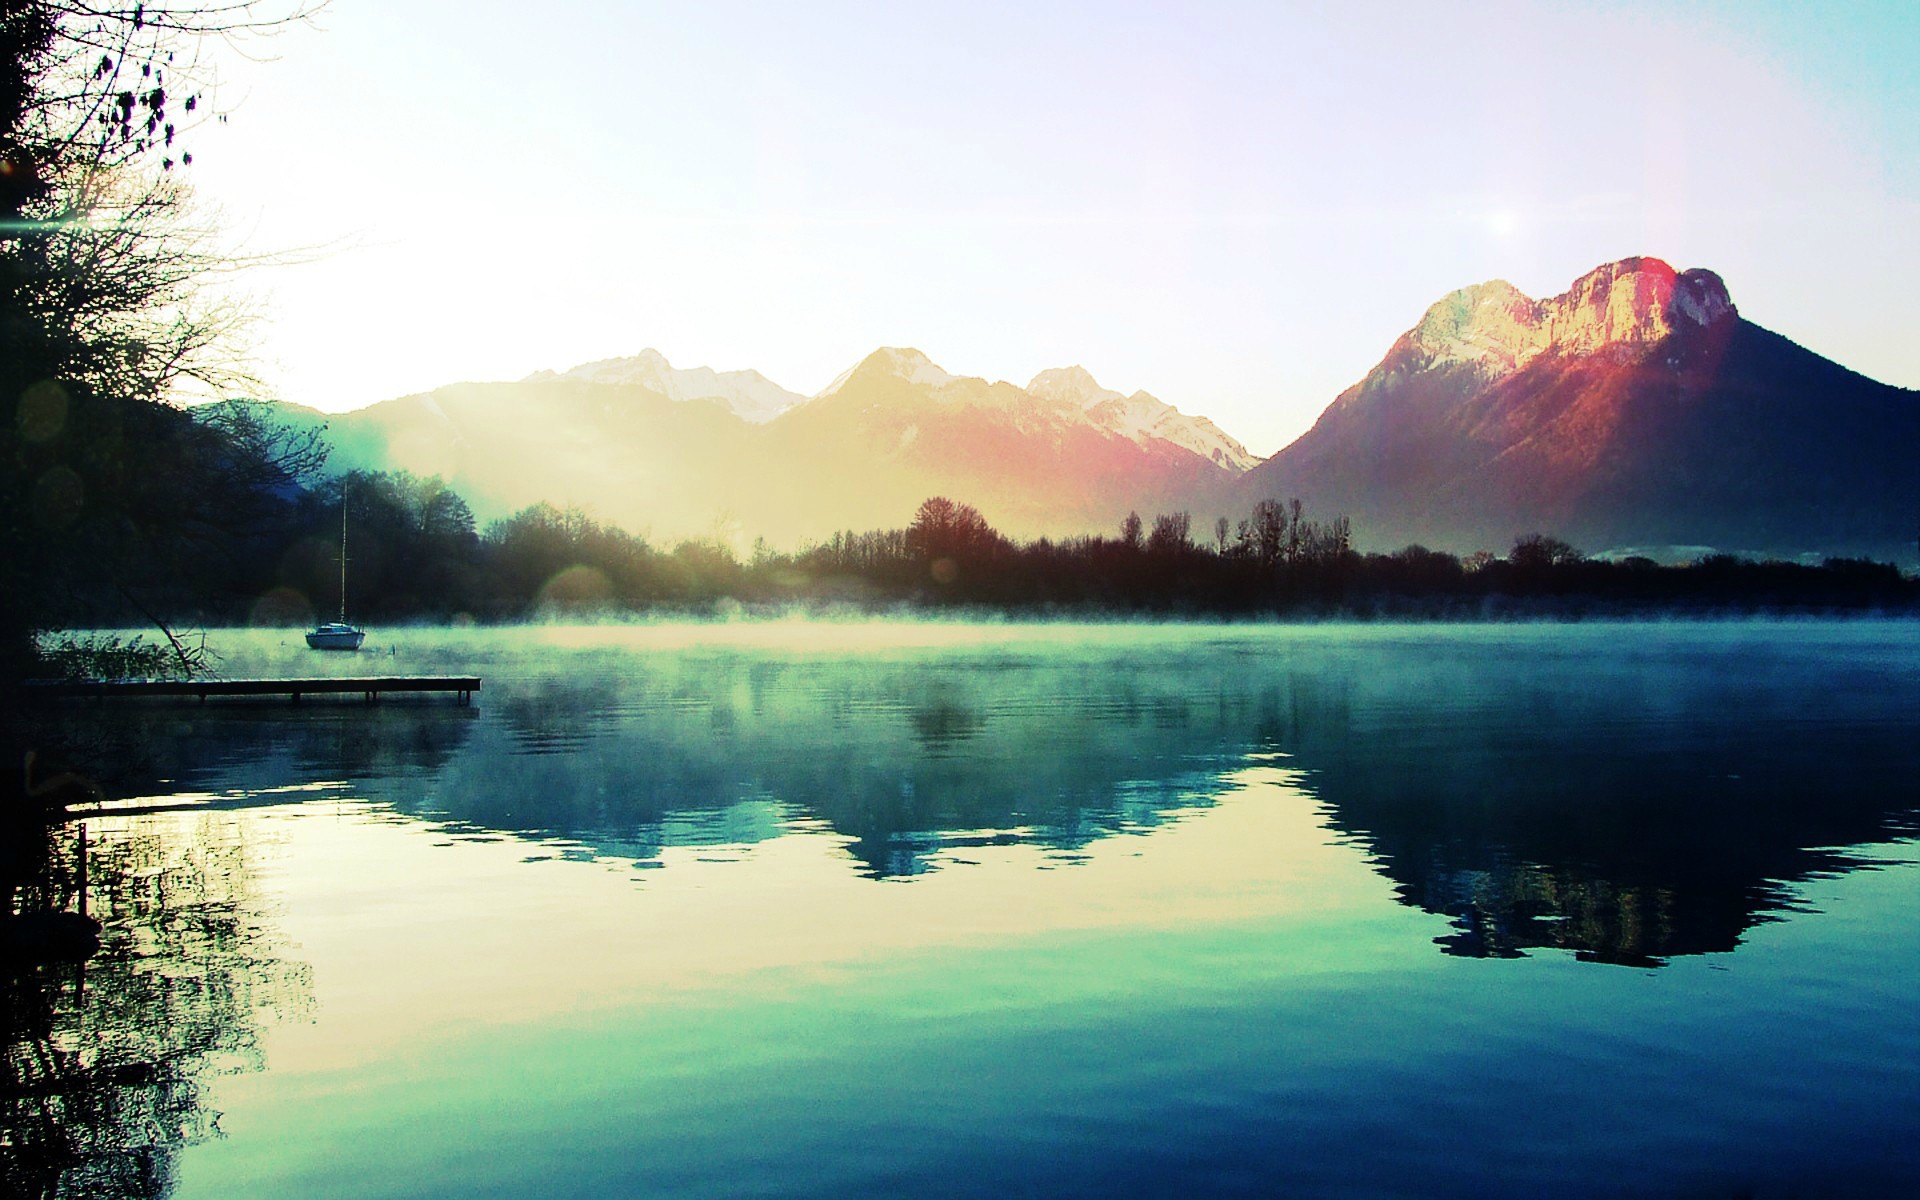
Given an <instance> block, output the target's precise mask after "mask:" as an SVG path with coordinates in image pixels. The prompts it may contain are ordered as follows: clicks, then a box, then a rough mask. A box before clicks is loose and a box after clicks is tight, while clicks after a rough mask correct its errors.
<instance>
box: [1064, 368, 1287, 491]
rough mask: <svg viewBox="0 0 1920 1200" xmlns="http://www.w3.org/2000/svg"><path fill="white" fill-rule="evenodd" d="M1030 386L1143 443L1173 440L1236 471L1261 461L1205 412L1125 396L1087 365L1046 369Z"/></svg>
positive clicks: (1147, 396) (1154, 399)
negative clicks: (1191, 412) (1103, 383)
mask: <svg viewBox="0 0 1920 1200" xmlns="http://www.w3.org/2000/svg"><path fill="white" fill-rule="evenodd" d="M1026 390H1027V394H1028V395H1031V396H1034V397H1036V398H1038V399H1041V400H1050V401H1053V402H1055V403H1060V404H1069V405H1072V406H1074V407H1076V408H1079V409H1080V410H1082V411H1083V412H1085V413H1086V415H1087V419H1088V420H1090V421H1092V422H1093V423H1094V424H1095V425H1097V426H1099V427H1100V428H1102V429H1105V430H1107V431H1108V432H1110V433H1117V434H1119V435H1120V436H1121V437H1124V438H1126V439H1127V440H1129V441H1132V442H1137V443H1139V444H1140V445H1143V446H1144V445H1146V444H1147V443H1148V442H1152V441H1162V442H1171V443H1172V444H1174V445H1176V446H1179V447H1180V448H1181V449H1183V450H1189V451H1192V452H1193V453H1195V454H1198V455H1199V456H1200V457H1202V458H1204V459H1207V460H1208V461H1210V462H1212V463H1215V464H1217V465H1218V466H1221V467H1224V468H1226V469H1227V470H1229V471H1233V472H1235V473H1238V472H1241V471H1245V470H1247V469H1249V468H1251V467H1252V466H1253V465H1254V464H1255V463H1257V462H1259V461H1260V460H1259V459H1257V458H1255V457H1254V456H1253V455H1252V454H1250V453H1249V452H1248V451H1247V448H1246V447H1245V446H1242V445H1241V444H1240V443H1239V442H1237V441H1235V440H1234V439H1233V438H1230V437H1228V436H1227V435H1226V434H1225V433H1222V432H1221V431H1220V429H1219V427H1218V426H1216V425H1214V423H1213V422H1212V421H1209V420H1207V419H1206V418H1205V417H1190V416H1188V415H1187V414H1185V413H1183V412H1181V411H1180V410H1179V409H1177V408H1175V407H1174V406H1173V405H1171V404H1168V403H1166V402H1165V401H1163V400H1161V399H1159V398H1158V397H1155V396H1153V395H1150V394H1149V393H1147V392H1135V393H1133V395H1131V396H1124V395H1121V394H1120V393H1119V392H1116V391H1114V390H1113V389H1111V388H1103V387H1101V386H1100V384H1099V383H1098V381H1096V380H1095V379H1094V377H1093V375H1092V374H1091V373H1090V372H1089V371H1088V370H1087V369H1086V368H1085V367H1080V366H1072V367H1055V368H1053V369H1052V370H1049V371H1042V372H1040V373H1039V374H1038V375H1035V376H1034V377H1033V382H1032V383H1029V384H1028V385H1027V389H1026Z"/></svg>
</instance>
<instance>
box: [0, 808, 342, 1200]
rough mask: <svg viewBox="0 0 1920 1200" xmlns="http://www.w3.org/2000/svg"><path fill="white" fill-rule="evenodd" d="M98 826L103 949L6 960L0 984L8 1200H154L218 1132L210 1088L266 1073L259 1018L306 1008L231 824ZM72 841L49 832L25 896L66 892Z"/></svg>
mask: <svg viewBox="0 0 1920 1200" xmlns="http://www.w3.org/2000/svg"><path fill="white" fill-rule="evenodd" d="M95 823H96V824H105V825H106V826H108V829H107V832H106V833H105V834H104V835H96V837H95V838H94V840H93V844H92V847H91V852H90V854H89V856H88V861H87V882H88V886H87V893H88V906H89V908H90V910H91V912H92V913H93V915H94V916H96V917H98V918H99V919H100V921H101V922H102V924H103V925H104V926H105V930H104V933H103V935H102V943H103V944H102V947H101V950H100V953H99V954H98V955H96V956H95V957H94V958H93V959H92V960H90V961H89V962H87V963H85V964H84V965H75V964H51V965H41V966H17V967H10V968H8V969H7V970H6V971H5V978H4V981H3V982H0V989H3V992H0V1041H3V1042H4V1046H3V1047H0V1142H4V1144H3V1145H0V1181H3V1183H0V1186H3V1187H4V1190H5V1194H6V1195H9V1196H32V1197H54V1196H75V1197H81V1196H84V1197H90V1198H92V1197H138V1196H162V1195H165V1194H166V1193H167V1192H168V1191H169V1190H170V1189H171V1187H172V1180H173V1171H174V1163H175V1159H176V1156H177V1155H178V1154H179V1152H180V1151H181V1149H182V1148H183V1147H185V1146H188V1145H191V1144H192V1143H194V1142H196V1141H199V1140H201V1139H204V1138H206V1137H209V1136H213V1135H216V1134H217V1133H218V1121H219V1114H218V1113H217V1112H216V1111H214V1110H213V1109H212V1108H211V1107H210V1106H209V1101H208V1096H207V1091H206V1089H207V1085H208V1081H209V1080H210V1079H211V1078H212V1077H213V1076H216V1075H219V1074H225V1073H232V1072H236V1071H246V1070H257V1069H259V1068H260V1066H261V1065H262V1064H261V1053H260V1044H259V1033H260V1028H261V1024H262V1021H263V1019H265V1018H266V1017H267V1016H268V1015H269V1014H278V1015H280V1016H281V1017H288V1016H295V1015H299V1014H302V1013H304V1012H305V1011H306V1010H307V1009H308V1007H309V1006H310V1004H311V994H312V993H311V985H310V980H309V978H308V974H307V969H306V967H305V966H304V965H303V964H300V963H296V962H293V961H290V960H288V959H285V958H283V957H281V956H280V955H279V954H278V953H277V947H275V946H274V945H273V944H272V940H271V937H270V935H269V934H268V932H267V926H266V923H265V922H264V921H263V920H262V917H263V916H264V915H265V914H264V905H263V902H262V899H261V896H260V893H259V891H258V890H257V885H256V882H255V865H254V863H253V862H252V848H251V847H250V846H249V845H248V844H247V843H246V842H245V841H244V840H243V839H242V838H241V836H240V827H239V825H238V824H237V823H235V822H234V821H233V820H232V819H231V817H229V816H223V815H222V814H212V813H208V814H192V815H186V816H184V817H175V818H173V819H167V820H155V819H152V818H131V819H123V820H119V821H115V822H106V823H101V822H95ZM73 832H74V830H73V828H72V827H68V828H66V829H63V830H60V831H58V832H57V834H56V839H55V851H54V853H53V855H52V856H51V858H50V861H49V862H48V863H47V864H46V869H45V871H44V872H43V873H42V874H41V876H40V877H39V878H38V879H36V880H34V881H32V882H31V883H30V884H29V886H28V888H26V889H23V892H26V891H31V890H35V889H38V890H40V891H43V892H46V893H48V894H49V896H50V897H52V898H56V899H57V898H59V897H61V896H73V895H74V893H75V892H76V890H77V886H78V879H79V870H80V864H79V853H78V839H77V838H76V837H73V836H71V835H72V834H73ZM23 898H25V899H31V898H30V897H23ZM75 898H76V899H77V897H75Z"/></svg>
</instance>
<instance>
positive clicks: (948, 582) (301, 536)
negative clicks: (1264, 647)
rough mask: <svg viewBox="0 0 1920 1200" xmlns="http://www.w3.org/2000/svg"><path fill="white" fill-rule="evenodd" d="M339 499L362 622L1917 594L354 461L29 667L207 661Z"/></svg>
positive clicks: (1911, 609) (1876, 600)
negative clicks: (528, 501)
mask: <svg viewBox="0 0 1920 1200" xmlns="http://www.w3.org/2000/svg"><path fill="white" fill-rule="evenodd" d="M343 494H344V495H345V497H346V503H347V505H348V509H347V513H348V520H349V522H350V523H351V525H352V526H353V530H354V534H353V551H352V560H351V578H352V583H351V585H350V588H351V590H350V592H349V595H348V608H349V610H350V612H351V614H352V616H353V618H354V619H355V620H356V621H360V622H364V623H367V624H371V625H386V626H394V625H407V624H415V625H418V624H457V625H467V624H477V625H497V624H510V623H516V622H523V621H529V620H557V621H570V622H590V621H621V620H653V619H715V618H731V617H751V618H781V617H792V616H814V617H828V618H876V617H877V618H884V617H889V616H906V617H926V616H939V617H944V618H949V619H974V620H1016V621H1018V620H1120V621H1140V620H1151V621H1202V622H1205V621H1233V622H1243V621H1269V620H1283V621H1298V620H1306V621H1322V620H1350V621H1506V620H1606V619H1627V620H1632V619H1649V618H1682V619H1685V618H1719V617H1727V616H1761V617H1768V616H1780V617H1806V616H1815V617H1826V616H1869V617H1871V616H1911V615H1920V580H1916V579H1912V578H1908V577H1905V576H1903V575H1902V574H1901V573H1900V571H1899V570H1898V569H1897V568H1896V567H1895V566H1894V565H1893V564H1890V563H1881V562H1874V561H1871V560H1866V559H1841V558H1835V559H1828V560H1827V561H1825V562H1824V563H1821V564H1820V565H1817V566H1816V565H1807V564H1802V563H1791V562H1779V561H1753V560H1748V559H1744V558H1739V557H1735V556H1732V555H1723V554H1721V555H1711V556H1707V557H1703V558H1701V559H1698V560H1696V561H1694V562H1691V563H1687V564H1684V565H1660V564H1658V563H1655V562H1653V561H1652V560H1651V559H1647V558H1627V559H1621V560H1607V559H1599V558H1591V557H1588V556H1586V555H1584V554H1582V553H1581V552H1580V550H1578V549H1577V548H1575V547H1573V546H1571V545H1569V544H1567V543H1566V542H1564V541H1561V540H1559V539H1558V538H1555V537H1552V536H1550V535H1544V534H1537V533H1536V534H1527V535H1523V536H1521V537H1519V538H1517V539H1516V540H1515V542H1514V544H1513V545H1512V547H1511V548H1509V549H1508V551H1507V552H1506V553H1505V554H1504V555H1500V556H1495V555H1493V554H1491V553H1489V552H1486V551H1481V552H1478V553H1476V554H1473V555H1469V556H1467V557H1464V558H1463V557H1461V556H1458V555H1455V554H1452V553H1449V552H1446V551H1441V550H1434V549H1429V548H1427V547H1424V546H1407V547H1405V548H1402V549H1400V550H1396V551H1392V552H1390V553H1362V552H1359V551H1356V550H1354V549H1353V546H1352V540H1353V533H1352V530H1351V527H1350V524H1349V522H1348V521H1347V520H1346V518H1344V517H1338V516H1336V517H1332V518H1330V519H1325V520H1322V519H1317V518H1315V517H1314V516H1312V515H1311V514H1310V513H1309V512H1308V511H1307V509H1306V507H1305V506H1304V505H1303V504H1302V502H1300V501H1299V500H1289V501H1286V502H1280V501H1277V500H1270V501H1262V502H1261V503H1259V504H1257V505H1255V506H1254V508H1253V511H1252V512H1250V513H1248V514H1247V515H1246V516H1244V517H1241V518H1239V519H1237V520H1233V519H1229V518H1227V517H1224V516H1223V517H1219V518H1216V519H1215V520H1214V521H1213V522H1212V524H1211V526H1210V527H1209V529H1208V531H1207V533H1206V535H1204V536H1196V535H1195V531H1194V528H1193V521H1192V518H1191V517H1190V516H1189V514H1187V513H1173V514H1158V515H1156V516H1154V517H1153V518H1152V519H1151V521H1148V520H1143V519H1142V518H1141V517H1139V516H1138V515H1137V514H1129V515H1128V516H1127V517H1126V519H1125V520H1124V521H1123V522H1121V524H1120V526H1119V528H1118V529H1117V530H1116V531H1115V532H1114V533H1113V534H1111V535H1088V536H1078V537H1068V538H1061V539H1058V540H1055V539H1050V538H1039V539H1035V540H1033V541H1029V542H1016V541H1014V540H1012V539H1010V538H1008V537H1006V536H1005V535H1003V534H1001V533H999V532H998V531H996V530H995V529H993V527H992V525H991V524H990V523H989V522H988V521H987V519H986V518H985V517H984V516H983V515H982V514H981V513H980V512H979V511H978V510H977V509H975V508H973V507H972V506H971V505H968V504H965V503H961V502H957V501H954V500H950V499H947V498H945V497H933V498H931V499H929V500H927V501H925V502H924V503H923V504H921V505H920V507H919V509H918V511H916V512H915V513H914V514H913V519H912V520H911V521H910V522H909V523H908V524H907V525H906V526H905V527H902V528H896V529H878V530H869V531H865V532H858V531H852V530H848V531H843V532H840V533H836V534H835V535H833V536H832V537H831V538H828V539H826V540H824V541H821V542H816V543H812V544H808V545H805V546H802V547H801V548H799V549H798V550H796V551H792V552H783V551H778V550H775V549H773V548H771V547H769V546H768V545H767V544H766V543H765V542H764V541H761V542H757V543H755V545H754V547H753V549H752V551H751V552H750V553H749V554H748V555H746V556H744V557H742V556H739V555H736V554H735V553H734V552H733V551H732V550H731V549H730V547H729V546H728V544H727V543H725V542H724V541H722V540H720V539H718V538H713V539H691V540H685V541H681V542H679V543H677V544H676V545H674V546H673V547H672V548H671V549H661V548H657V547H655V546H653V545H652V544H651V543H649V542H648V541H647V540H646V539H645V538H642V537H638V536H636V535H633V534H631V533H628V532H626V531H625V530H622V529H619V528H616V527H613V526H609V525H603V524H601V523H599V522H597V521H595V520H594V519H592V518H591V517H589V516H588V515H586V514H585V513H584V512H582V511H580V510H578V509H570V510H564V511H563V510H561V509H558V508H555V507H553V506H552V505H547V504H538V505H533V506H531V507H529V508H526V509H523V510H522V511H520V512H519V513H517V514H515V515H513V516H511V517H508V518H506V519H504V520H499V521H495V522H492V523H491V524H489V525H488V526H487V527H486V528H485V529H484V530H479V529H477V528H476V527H475V522H474V519H473V516H472V513H471V510H470V509H469V508H468V506H467V505H466V503H465V501H464V500H463V499H461V497H460V496H459V495H458V494H457V493H455V492H454V491H452V490H451V489H450V488H448V487H447V486H446V485H445V484H444V483H443V482H442V481H441V480H439V479H420V478H417V477H414V476H411V475H407V474H404V473H370V472H353V473H350V474H348V475H346V476H344V477H335V478H329V479H323V480H320V481H319V482H318V483H317V484H316V485H315V486H313V487H312V488H306V487H295V488H291V489H288V493H287V494H285V495H284V496H283V497H281V498H276V499H273V500H271V501H270V502H268V503H267V504H266V505H265V506H264V510H263V511H257V512H256V513H255V514H254V515H255V518H256V519H255V520H253V521H251V522H249V523H248V526H247V528H246V530H245V533H244V535H243V536H235V537H232V538H229V539H226V543H227V544H226V545H225V546H224V547H222V548H221V552H219V553H216V554H212V555H204V556H196V557H185V556H181V557H175V558H174V559H173V560H172V561H173V564H174V568H173V571H172V572H171V573H170V576H171V577H169V578H161V579H154V580H152V581H151V586H149V587H148V588H147V589H146V590H145V591H144V594H143V595H142V596H141V597H140V598H139V599H138V600H136V599H135V597H134V594H133V593H132V592H130V591H128V590H127V589H125V588H120V589H117V590H113V591H109V590H105V589H100V590H97V591H96V592H95V593H94V595H93V596H92V597H90V602H89V603H87V604H85V605H80V606H76V607H75V608H74V609H73V610H72V611H71V612H70V614H69V615H70V617H72V618H74V620H73V621H72V623H71V624H70V625H68V626H67V628H69V629H72V628H80V627H87V628H92V629H96V630H104V629H110V628H119V629H131V628H134V627H144V628H146V629H150V630H151V629H156V628H157V629H158V631H159V633H160V634H161V635H162V636H160V637H159V638H157V639H156V640H154V641H151V642H149V641H147V640H146V639H145V637H144V636H143V635H138V634H135V635H132V636H124V635H111V634H105V633H95V634H87V635H74V634H57V635H52V636H45V635H43V636H42V637H41V638H40V640H39V646H40V654H39V656H38V657H39V662H38V663H37V664H36V666H37V669H36V670H35V671H34V672H33V673H34V674H35V675H39V676H42V677H63V678H100V677H105V676H109V675H140V676H143V677H190V676H194V675H198V674H203V673H206V672H207V671H209V670H211V669H212V664H211V662H210V660H209V658H208V656H207V655H206V654H205V652H204V644H203V643H199V644H194V643H193V642H192V639H191V638H185V639H183V638H182V637H181V636H180V635H177V634H175V633H174V632H173V631H174V630H175V629H177V628H182V627H202V628H204V627H214V626H253V627H266V628H273V627H282V628H297V627H300V626H302V625H308V624H311V622H312V621H313V620H314V619H315V615H316V613H319V612H325V611H328V610H330V609H331V608H332V607H333V606H334V604H335V603H337V600H338V594H337V587H338V583H337V579H338V570H339V559H338V557H337V555H338V549H337V544H336V543H335V542H334V541H333V538H332V537H331V536H330V534H331V529H332V523H333V522H335V521H337V520H338V514H339V511H340V504H341V497H342V495H343Z"/></svg>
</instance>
